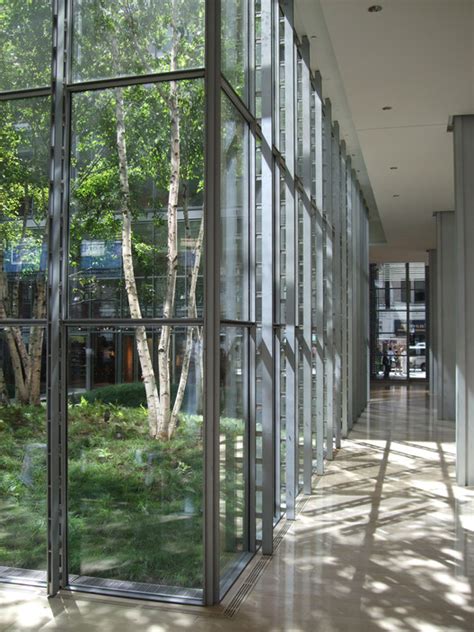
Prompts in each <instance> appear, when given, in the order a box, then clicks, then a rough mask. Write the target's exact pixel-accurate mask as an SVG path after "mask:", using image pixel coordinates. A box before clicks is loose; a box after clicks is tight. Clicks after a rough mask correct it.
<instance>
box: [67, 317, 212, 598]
mask: <svg viewBox="0 0 474 632" xmlns="http://www.w3.org/2000/svg"><path fill="white" fill-rule="evenodd" d="M164 344H168V345H169V352H168V357H167V358H166V361H165V362H161V361H160V349H161V348H163V345H164ZM202 379H203V371H202V328H198V327H187V328H185V327H171V326H169V327H162V328H153V329H152V328H150V329H146V330H145V328H144V327H136V328H128V329H119V328H115V329H114V328H110V327H107V328H101V329H70V330H69V337H68V380H69V384H68V394H69V409H68V472H69V494H68V498H69V512H68V524H69V567H70V573H71V575H70V578H69V579H70V583H71V584H72V585H87V586H95V587H100V588H101V589H111V590H127V591H137V592H147V593H153V594H163V595H167V594H170V593H171V594H174V595H175V596H176V595H179V596H183V597H188V598H196V599H199V598H200V596H201V587H202V581H203V579H202V568H203V545H202V529H203V524H202V504H203V496H202V493H203V491H202V490H203V447H202ZM181 589H185V590H181Z"/></svg>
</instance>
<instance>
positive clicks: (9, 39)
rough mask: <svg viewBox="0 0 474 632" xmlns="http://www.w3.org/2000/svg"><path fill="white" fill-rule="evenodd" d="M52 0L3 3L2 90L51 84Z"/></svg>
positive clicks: (0, 16)
mask: <svg viewBox="0 0 474 632" xmlns="http://www.w3.org/2000/svg"><path fill="white" fill-rule="evenodd" d="M52 6H53V3H52V1H51V0H34V2H32V1H30V2H25V0H8V2H5V1H4V2H2V3H1V4H0V90H2V91H3V90H15V89H17V90H23V89H27V88H41V87H43V86H48V85H49V84H50V83H51V33H52Z"/></svg>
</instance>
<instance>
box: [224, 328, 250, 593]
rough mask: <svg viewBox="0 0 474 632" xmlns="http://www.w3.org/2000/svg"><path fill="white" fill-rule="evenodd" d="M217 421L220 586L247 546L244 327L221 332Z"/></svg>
mask: <svg viewBox="0 0 474 632" xmlns="http://www.w3.org/2000/svg"><path fill="white" fill-rule="evenodd" d="M220 358H221V362H220V376H221V417H220V430H219V455H220V464H219V477H220V502H219V506H220V546H221V551H220V568H221V581H222V582H223V583H225V582H226V580H227V579H228V578H229V576H230V575H231V574H232V571H234V570H235V566H236V564H237V563H238V561H239V560H240V558H241V556H242V553H243V552H245V551H246V550H247V548H248V546H247V539H248V534H247V525H246V521H245V515H246V507H247V494H246V468H245V461H246V459H247V440H246V430H247V419H248V370H249V369H248V333H247V330H246V329H245V328H244V327H226V328H224V329H222V330H221V342H220Z"/></svg>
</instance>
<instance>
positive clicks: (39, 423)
mask: <svg viewBox="0 0 474 632" xmlns="http://www.w3.org/2000/svg"><path fill="white" fill-rule="evenodd" d="M20 352H21V353H20ZM27 369H29V371H28V370H27ZM45 373H46V354H45V352H44V328H43V327H29V328H27V327H23V328H20V327H16V326H12V327H8V328H5V329H3V330H1V332H0V579H1V578H2V577H12V576H14V577H21V578H22V579H24V580H29V581H31V580H36V581H38V580H39V581H45V580H46V541H47V532H46V528H47V507H46V498H47V447H46V405H45V397H46V383H45V382H46V379H45ZM20 569H21V570H20ZM39 571H40V572H39Z"/></svg>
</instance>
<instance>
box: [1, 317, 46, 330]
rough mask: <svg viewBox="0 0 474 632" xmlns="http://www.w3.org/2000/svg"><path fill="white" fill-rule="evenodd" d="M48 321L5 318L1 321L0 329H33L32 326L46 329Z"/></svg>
mask: <svg viewBox="0 0 474 632" xmlns="http://www.w3.org/2000/svg"><path fill="white" fill-rule="evenodd" d="M47 324H48V321H47V320H46V319H37V318H5V319H1V320H0V328H3V327H15V326H18V327H31V326H35V325H36V326H38V327H41V326H44V327H46V326H47Z"/></svg>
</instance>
